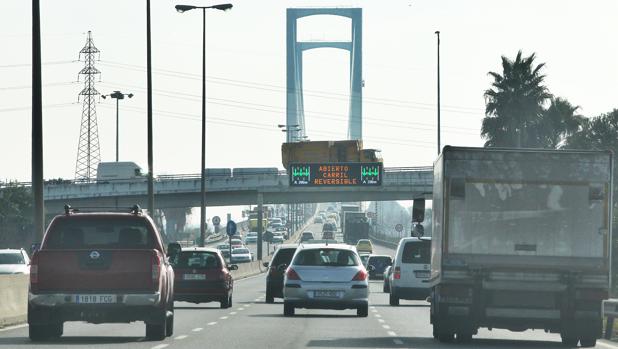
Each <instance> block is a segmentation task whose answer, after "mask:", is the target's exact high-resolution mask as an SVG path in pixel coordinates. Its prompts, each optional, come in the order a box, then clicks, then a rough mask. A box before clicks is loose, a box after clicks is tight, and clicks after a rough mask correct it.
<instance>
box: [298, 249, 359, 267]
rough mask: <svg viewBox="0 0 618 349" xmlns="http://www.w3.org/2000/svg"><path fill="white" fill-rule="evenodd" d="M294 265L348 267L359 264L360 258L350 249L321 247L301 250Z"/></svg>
mask: <svg viewBox="0 0 618 349" xmlns="http://www.w3.org/2000/svg"><path fill="white" fill-rule="evenodd" d="M294 265H303V266H330V267H346V266H355V265H358V259H357V258H356V254H355V253H354V252H352V251H350V250H339V249H334V248H320V249H311V250H304V251H300V252H299V253H298V255H297V256H296V258H295V259H294Z"/></svg>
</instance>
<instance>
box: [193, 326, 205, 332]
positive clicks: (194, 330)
mask: <svg viewBox="0 0 618 349" xmlns="http://www.w3.org/2000/svg"><path fill="white" fill-rule="evenodd" d="M201 330H203V328H201V327H198V328H194V329H192V330H191V331H193V332H199V331H201Z"/></svg>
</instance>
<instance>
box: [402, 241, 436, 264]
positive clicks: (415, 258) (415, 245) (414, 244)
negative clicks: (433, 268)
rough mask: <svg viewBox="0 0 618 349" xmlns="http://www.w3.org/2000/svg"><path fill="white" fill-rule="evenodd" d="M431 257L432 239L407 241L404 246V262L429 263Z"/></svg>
mask: <svg viewBox="0 0 618 349" xmlns="http://www.w3.org/2000/svg"><path fill="white" fill-rule="evenodd" d="M430 259H431V241H425V240H424V241H411V242H406V244H405V246H404V247H403V255H402V256H401V262H402V263H414V264H429V261H430Z"/></svg>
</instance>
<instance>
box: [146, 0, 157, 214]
mask: <svg viewBox="0 0 618 349" xmlns="http://www.w3.org/2000/svg"><path fill="white" fill-rule="evenodd" d="M151 41H152V40H151V37H150V0H146V96H147V103H146V118H147V131H146V133H147V138H148V214H149V215H150V216H151V217H153V218H154V214H155V213H154V173H153V171H154V168H153V165H152V159H153V149H152V148H153V144H152V143H153V135H152V126H153V125H152V49H151V47H152V43H151Z"/></svg>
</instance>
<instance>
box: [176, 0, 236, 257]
mask: <svg viewBox="0 0 618 349" xmlns="http://www.w3.org/2000/svg"><path fill="white" fill-rule="evenodd" d="M231 8H232V4H221V5H213V6H190V5H176V11H178V12H180V13H183V12H186V11H190V10H194V9H200V10H202V155H201V157H202V161H201V166H202V167H201V171H200V172H201V175H200V178H201V180H200V240H199V245H200V246H201V247H203V246H204V244H205V240H206V10H207V9H215V10H222V11H226V10H229V9H231Z"/></svg>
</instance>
